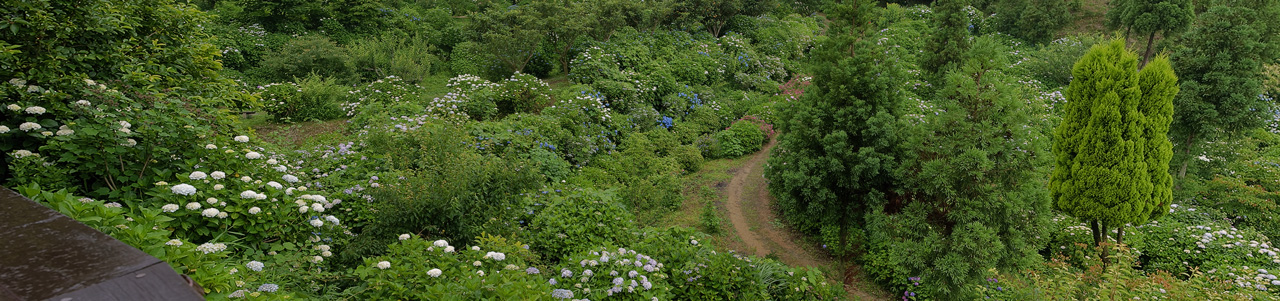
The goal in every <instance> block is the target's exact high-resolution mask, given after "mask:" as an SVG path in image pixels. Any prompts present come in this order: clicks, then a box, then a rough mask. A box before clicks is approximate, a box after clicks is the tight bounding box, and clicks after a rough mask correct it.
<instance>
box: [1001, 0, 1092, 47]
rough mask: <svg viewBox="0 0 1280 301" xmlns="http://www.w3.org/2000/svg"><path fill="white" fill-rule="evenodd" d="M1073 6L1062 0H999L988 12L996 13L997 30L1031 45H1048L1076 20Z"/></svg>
mask: <svg viewBox="0 0 1280 301" xmlns="http://www.w3.org/2000/svg"><path fill="white" fill-rule="evenodd" d="M1072 3H1074V2H1070V1H1061V0H995V1H992V2H991V4H990V7H988V8H987V10H988V11H992V12H995V13H996V27H997V28H998V29H999V30H1000V31H1001V32H1005V33H1008V34H1010V35H1013V36H1015V37H1018V38H1021V39H1023V40H1027V41H1030V42H1032V43H1044V42H1048V41H1050V40H1052V39H1053V36H1054V34H1055V33H1056V32H1057V31H1058V30H1059V29H1062V27H1065V26H1067V24H1071V21H1072V20H1073V15H1072V13H1071V11H1072V9H1073V8H1072V5H1073V4H1072Z"/></svg>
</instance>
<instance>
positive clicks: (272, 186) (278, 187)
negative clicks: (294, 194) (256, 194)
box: [267, 181, 284, 189]
mask: <svg viewBox="0 0 1280 301" xmlns="http://www.w3.org/2000/svg"><path fill="white" fill-rule="evenodd" d="M267 186H269V187H271V188H275V189H281V188H284V185H280V183H278V182H276V181H271V182H267Z"/></svg>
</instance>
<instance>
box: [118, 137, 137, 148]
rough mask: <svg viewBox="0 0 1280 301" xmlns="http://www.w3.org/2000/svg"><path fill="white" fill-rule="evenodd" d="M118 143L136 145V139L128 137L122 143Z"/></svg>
mask: <svg viewBox="0 0 1280 301" xmlns="http://www.w3.org/2000/svg"><path fill="white" fill-rule="evenodd" d="M120 145H123V146H134V145H138V141H137V140H133V138H129V139H125V140H124V143H121V144H120Z"/></svg>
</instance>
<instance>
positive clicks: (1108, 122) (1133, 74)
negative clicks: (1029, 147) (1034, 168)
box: [1049, 39, 1177, 260]
mask: <svg viewBox="0 0 1280 301" xmlns="http://www.w3.org/2000/svg"><path fill="white" fill-rule="evenodd" d="M1124 44H1125V43H1124V41H1123V40H1118V39H1117V40H1113V41H1111V42H1109V43H1106V44H1099V45H1096V46H1094V47H1093V48H1092V49H1090V50H1089V53H1087V54H1085V56H1084V57H1083V58H1081V59H1080V61H1079V62H1076V65H1075V67H1074V68H1073V69H1072V72H1071V73H1072V76H1073V77H1074V80H1072V82H1071V84H1070V85H1069V86H1068V88H1067V95H1066V97H1067V102H1066V105H1065V106H1064V108H1063V114H1064V115H1063V118H1062V123H1061V124H1059V125H1058V128H1057V129H1056V131H1055V132H1054V141H1053V153H1054V156H1055V162H1054V163H1055V164H1054V170H1053V175H1052V178H1051V181H1050V184H1049V188H1050V190H1051V191H1052V193H1053V201H1054V207H1055V208H1057V209H1058V210H1062V211H1063V212H1065V213H1067V214H1069V215H1071V216H1074V217H1076V218H1079V219H1081V220H1084V221H1088V222H1089V224H1090V227H1091V228H1092V229H1093V233H1094V234H1093V235H1094V242H1095V243H1098V244H1102V243H1104V242H1107V241H1108V236H1109V233H1110V232H1108V230H1109V229H1112V228H1117V229H1119V230H1120V231H1119V234H1118V235H1117V236H1116V240H1117V242H1123V235H1124V232H1123V229H1124V228H1123V226H1124V225H1125V224H1131V223H1132V224H1140V223H1145V222H1147V221H1149V220H1150V219H1152V218H1153V217H1158V216H1159V213H1160V212H1161V211H1165V210H1167V208H1168V206H1169V203H1168V201H1170V200H1171V197H1170V195H1171V192H1170V191H1169V190H1170V186H1169V184H1170V183H1171V181H1168V182H1167V180H1169V179H1166V178H1165V177H1164V176H1163V175H1160V174H1154V175H1153V174H1152V173H1159V172H1160V171H1162V170H1165V171H1167V170H1168V166H1167V165H1168V164H1169V163H1168V159H1167V158H1169V156H1170V155H1171V150H1170V149H1169V145H1168V144H1165V143H1164V141H1163V140H1168V138H1167V136H1166V135H1165V133H1167V128H1168V125H1167V122H1168V121H1167V120H1172V113H1173V111H1172V97H1173V96H1174V94H1176V93H1177V88H1176V87H1175V86H1176V84H1177V78H1176V77H1174V76H1173V71H1172V69H1171V68H1169V64H1168V63H1167V62H1166V59H1165V58H1163V57H1161V58H1158V59H1157V61H1158V62H1157V63H1154V64H1152V65H1151V66H1150V68H1148V69H1144V70H1143V72H1142V73H1141V74H1140V73H1139V72H1138V70H1137V67H1138V59H1137V55H1136V54H1134V53H1132V52H1130V51H1128V50H1126V49H1125V45H1124ZM1151 165H1155V166H1151ZM1160 165H1165V166H1160ZM1102 256H1103V260H1106V253H1105V251H1104V253H1103V254H1102Z"/></svg>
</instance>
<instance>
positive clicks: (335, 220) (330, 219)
mask: <svg viewBox="0 0 1280 301" xmlns="http://www.w3.org/2000/svg"><path fill="white" fill-rule="evenodd" d="M324 220H325V221H328V222H329V223H330V224H334V225H341V224H342V223H339V220H338V217H337V216H332V215H326V216H325V217H324Z"/></svg>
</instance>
